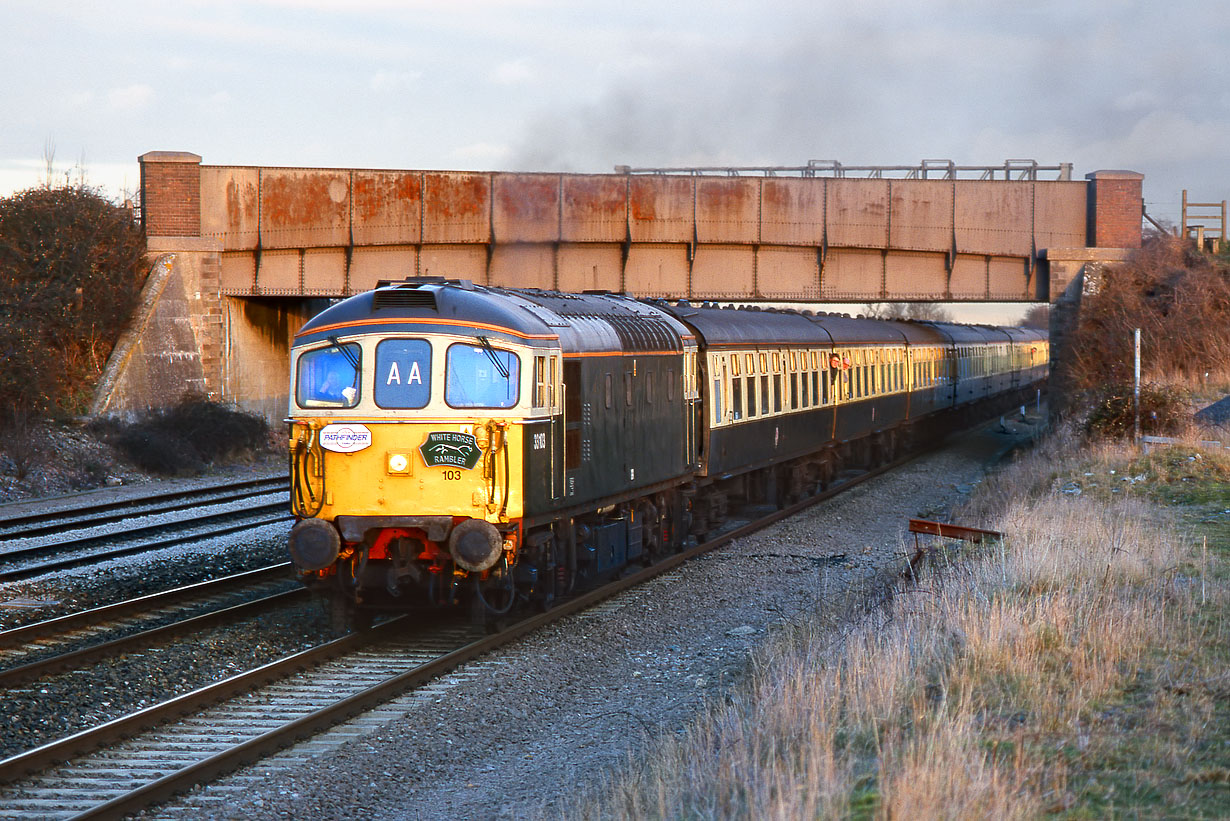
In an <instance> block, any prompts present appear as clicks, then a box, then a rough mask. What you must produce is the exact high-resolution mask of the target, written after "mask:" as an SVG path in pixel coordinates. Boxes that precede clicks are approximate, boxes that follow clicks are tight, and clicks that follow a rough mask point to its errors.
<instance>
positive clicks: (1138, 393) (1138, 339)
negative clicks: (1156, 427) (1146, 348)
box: [1132, 328, 1140, 444]
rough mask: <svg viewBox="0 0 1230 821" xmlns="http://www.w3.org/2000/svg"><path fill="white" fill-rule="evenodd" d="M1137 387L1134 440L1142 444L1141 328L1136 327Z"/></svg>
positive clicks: (1134, 402) (1134, 407)
mask: <svg viewBox="0 0 1230 821" xmlns="http://www.w3.org/2000/svg"><path fill="white" fill-rule="evenodd" d="M1135 337H1136V388H1135V393H1134V394H1133V395H1132V409H1133V410H1134V411H1135V414H1136V425H1135V432H1136V436H1135V438H1134V439H1133V440H1132V441H1133V442H1135V443H1136V444H1140V328H1137V329H1136V333H1135Z"/></svg>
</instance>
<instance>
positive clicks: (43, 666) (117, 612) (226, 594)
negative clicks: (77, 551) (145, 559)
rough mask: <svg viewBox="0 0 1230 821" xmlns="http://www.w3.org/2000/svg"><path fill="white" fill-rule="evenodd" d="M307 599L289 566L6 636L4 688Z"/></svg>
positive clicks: (0, 679)
mask: <svg viewBox="0 0 1230 821" xmlns="http://www.w3.org/2000/svg"><path fill="white" fill-rule="evenodd" d="M306 597H307V591H306V590H304V589H303V588H302V587H300V586H299V585H298V584H297V583H296V582H295V581H294V577H293V572H292V570H291V568H290V564H289V563H283V564H278V565H271V566H269V567H262V568H258V569H256V570H250V571H247V572H244V573H237V574H235V575H231V576H225V577H222V578H218V579H211V580H209V581H204V582H198V583H196V584H191V585H186V586H184V587H178V588H175V589H173V590H166V591H163V592H160V593H152V594H149V595H145V596H139V597H137V598H134V599H128V600H125V601H121V602H115V603H113V604H108V605H104V606H102V607H96V608H92V609H90V610H84V611H81V612H77V613H71V614H68V615H65V616H60V617H59V618H54V619H49V620H47V621H41V622H36V623H33V624H27V625H23V626H21V627H15V628H12V629H10V630H5V631H0V687H5V688H10V687H15V686H17V685H20V684H23V683H26V682H29V681H32V680H35V679H38V678H40V677H42V676H45V675H50V674H53V673H58V672H61V671H64V670H69V669H73V668H75V667H80V666H82V665H87V664H90V663H92V662H93V661H95V660H97V659H100V658H105V657H108V656H114V655H118V654H121V653H124V652H128V651H129V650H132V649H135V648H139V647H145V646H149V645H151V644H155V643H158V642H162V641H165V640H167V639H168V638H171V637H173V636H177V635H182V634H184V633H188V632H191V631H193V630H199V629H204V628H206V627H210V626H213V625H216V624H221V623H226V622H228V621H232V620H237V619H242V618H244V617H246V616H248V615H250V614H252V613H256V612H259V611H261V610H265V609H269V608H271V607H276V606H278V605H279V604H284V603H290V602H293V601H298V600H302V599H304V598H306Z"/></svg>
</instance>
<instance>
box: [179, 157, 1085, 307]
mask: <svg viewBox="0 0 1230 821" xmlns="http://www.w3.org/2000/svg"><path fill="white" fill-rule="evenodd" d="M1086 187H1087V186H1086V184H1085V183H1084V182H1072V181H1068V180H1038V179H1027V180H970V179H955V178H952V179H939V180H936V179H884V178H872V179H857V178H849V177H837V178H823V177H799V178H788V177H776V176H763V177H706V176H701V175H682V174H680V175H669V174H666V175H659V174H654V175H636V174H607V175H579V174H518V173H504V172H483V173H479V172H449V171H381V170H357V169H311V168H254V167H239V166H200V229H199V230H200V233H199V236H200V237H201V238H202V239H206V240H210V241H212V243H214V247H216V248H217V249H218V251H219V252H220V254H221V278H220V292H221V294H223V295H233V296H345V295H348V294H352V293H357V292H359V291H362V290H365V289H368V288H371V287H372V286H373V285H374V284H375V283H376V281H377V280H380V279H390V278H398V277H401V276H414V275H443V276H448V277H458V278H464V279H471V280H474V281H475V282H480V283H484V284H493V285H503V286H509V287H538V288H548V289H558V290H565V291H579V290H587V289H605V290H612V291H625V292H628V293H631V294H636V295H640V296H662V297H687V298H690V299H696V300H705V299H709V300H778V301H802V302H813V301H815V302H819V301H833V302H867V301H880V300H889V301H907V300H918V301H922V300H943V301H974V302H977V301H1035V300H1046V299H1047V298H1048V292H1047V282H1046V281H1045V277H1043V276H1041V275H1040V268H1041V266H1040V265H1039V262H1040V261H1041V259H1042V250H1043V249H1046V248H1048V247H1074V246H1075V247H1080V246H1084V245H1085V237H1086V205H1087V204H1086Z"/></svg>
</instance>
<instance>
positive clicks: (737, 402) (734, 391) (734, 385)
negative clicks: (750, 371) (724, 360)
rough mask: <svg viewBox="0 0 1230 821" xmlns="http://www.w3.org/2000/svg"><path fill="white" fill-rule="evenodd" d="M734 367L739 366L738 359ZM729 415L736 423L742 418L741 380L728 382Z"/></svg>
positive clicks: (735, 379) (737, 378) (736, 378)
mask: <svg viewBox="0 0 1230 821" xmlns="http://www.w3.org/2000/svg"><path fill="white" fill-rule="evenodd" d="M734 366H735V367H736V368H737V367H738V366H739V357H737V356H736V357H735V362H734ZM730 414H731V418H733V419H734V420H735V421H736V422H738V421H739V420H740V419H742V418H743V380H742V379H741V378H739V377H737V376H736V377H735V378H734V379H732V380H730Z"/></svg>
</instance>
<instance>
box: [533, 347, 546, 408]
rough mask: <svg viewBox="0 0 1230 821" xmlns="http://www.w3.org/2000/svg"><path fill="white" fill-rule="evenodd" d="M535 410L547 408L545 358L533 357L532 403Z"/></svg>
mask: <svg viewBox="0 0 1230 821" xmlns="http://www.w3.org/2000/svg"><path fill="white" fill-rule="evenodd" d="M532 405H533V406H534V407H535V408H545V407H547V358H546V357H545V356H536V357H534V401H533V402H532Z"/></svg>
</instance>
